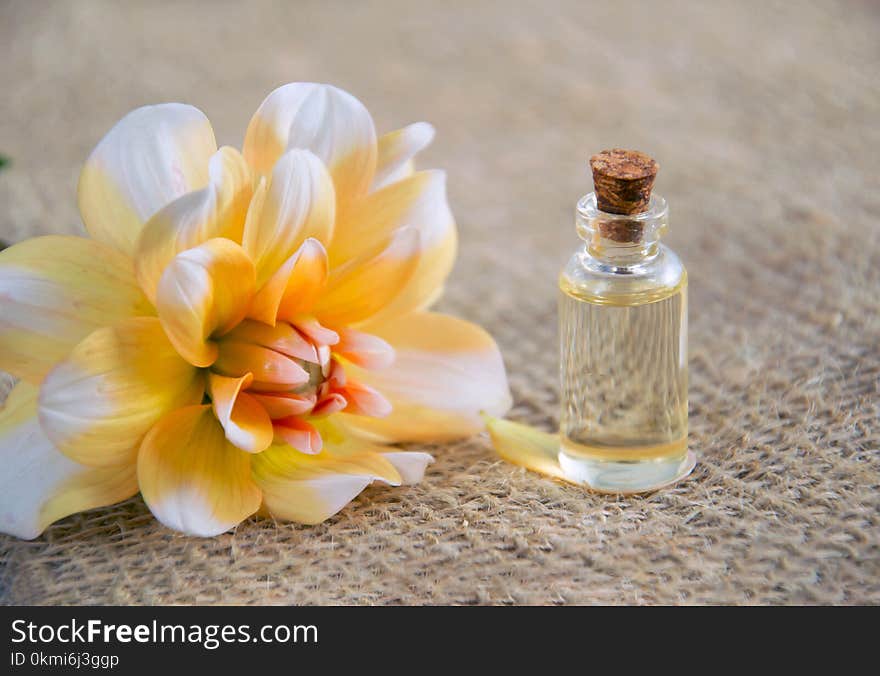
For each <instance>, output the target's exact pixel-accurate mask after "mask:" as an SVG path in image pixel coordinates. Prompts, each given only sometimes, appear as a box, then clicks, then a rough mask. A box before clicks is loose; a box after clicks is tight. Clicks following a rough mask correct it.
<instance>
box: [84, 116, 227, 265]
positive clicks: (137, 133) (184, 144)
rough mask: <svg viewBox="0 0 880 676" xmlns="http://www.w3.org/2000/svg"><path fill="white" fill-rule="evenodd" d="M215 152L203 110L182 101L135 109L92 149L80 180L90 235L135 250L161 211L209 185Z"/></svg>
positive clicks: (86, 224)
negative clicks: (146, 225)
mask: <svg viewBox="0 0 880 676" xmlns="http://www.w3.org/2000/svg"><path fill="white" fill-rule="evenodd" d="M216 150H217V142H216V141H215V140H214V130H213V129H211V124H210V123H209V122H208V119H207V118H206V117H205V116H204V114H203V113H202V112H201V111H199V110H198V109H196V108H193V107H192V106H186V105H183V104H181V103H163V104H161V105H158V106H144V107H143V108H138V109H136V110H133V111H132V112H130V113H129V114H128V115H126V116H125V117H123V118H122V119H121V120H120V121H119V122H117V123H116V126H114V127H113V128H112V129H111V130H110V131H109V132H108V133H107V135H106V136H105V137H104V138H103V139H101V142H100V143H98V145H97V146H96V147H95V149H94V150H93V151H92V154H91V155H90V156H89V159H88V160H86V164H85V166H84V167H83V170H82V173H81V174H80V178H79V187H78V198H79V211H80V214H81V215H82V219H83V222H84V223H85V226H86V229H87V230H88V231H89V234H90V235H91V236H92V237H94V238H95V239H97V240H100V241H102V242H104V243H106V244H110V245H111V246H113V247H115V248H117V249H119V250H120V251H122V252H123V253H126V254H129V255H130V254H132V253H133V252H134V249H135V243H136V242H137V238H138V236H139V235H140V231H141V228H142V227H143V224H144V223H146V222H147V220H148V219H149V218H150V217H151V216H152V215H153V214H155V213H156V212H157V211H158V210H159V209H161V208H162V207H164V206H165V205H166V204H168V203H169V202H171V201H173V200H175V199H177V198H178V197H180V196H181V195H183V194H185V193H188V192H190V191H193V190H199V189H200V188H203V187H204V186H205V185H206V184H207V183H208V161H209V160H210V158H211V155H213V154H214V152H215V151H216Z"/></svg>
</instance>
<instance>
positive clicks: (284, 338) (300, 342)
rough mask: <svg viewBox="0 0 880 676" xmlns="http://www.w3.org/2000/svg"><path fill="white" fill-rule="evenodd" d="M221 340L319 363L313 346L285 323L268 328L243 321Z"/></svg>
mask: <svg viewBox="0 0 880 676" xmlns="http://www.w3.org/2000/svg"><path fill="white" fill-rule="evenodd" d="M223 340H224V342H227V341H228V342H231V343H253V344H254V345H261V346H262V347H268V348H269V349H271V350H275V352H280V353H281V354H286V355H287V356H288V357H294V358H296V359H303V360H305V361H310V362H312V363H315V364H317V363H319V362H318V354H317V352H315V346H314V345H312V344H311V343H310V342H309V341H308V340H306V339H305V338H304V337H303V336H302V334H300V332H299V331H297V330H296V329H295V328H293V327H292V326H291V325H290V324H288V323H286V322H278V324H276V325H274V326H270V325H269V324H263V323H262V322H255V321H252V320H250V319H245V320H244V321H243V322H242V323H241V324H239V325H238V326H236V327H235V328H234V329H232V331H230V332H229V333H227V334H226V335H225V336H224V338H223Z"/></svg>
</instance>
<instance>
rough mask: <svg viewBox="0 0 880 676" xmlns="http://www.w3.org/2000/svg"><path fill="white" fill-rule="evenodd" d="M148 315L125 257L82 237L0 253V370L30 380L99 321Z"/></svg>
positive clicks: (34, 242)
mask: <svg viewBox="0 0 880 676" xmlns="http://www.w3.org/2000/svg"><path fill="white" fill-rule="evenodd" d="M146 314H153V310H152V308H151V307H150V304H149V303H148V302H147V299H146V298H144V295H143V294H142V293H141V291H140V289H139V288H138V287H137V282H135V279H134V273H133V271H132V266H131V261H130V260H129V259H128V258H127V257H125V256H124V255H122V254H120V253H119V252H118V251H116V250H115V249H113V248H111V247H109V246H107V245H106V244H101V243H100V242H96V241H94V240H91V239H85V238H83V237H61V236H55V235H53V236H48V237H35V238H34V239H29V240H25V241H24V242H21V243H19V244H15V245H14V246H11V247H9V248H8V249H4V250H3V251H0V369H2V370H4V371H8V372H10V373H12V374H14V375H16V376H18V377H20V378H24V379H25V380H28V381H30V382H32V383H35V384H37V383H39V382H40V381H41V380H42V379H43V377H44V376H45V375H46V373H48V372H49V370H50V369H51V368H52V367H53V366H54V365H55V364H57V363H58V362H59V361H60V360H61V359H63V358H64V357H65V356H66V355H67V353H68V352H70V350H72V349H73V347H74V346H75V345H76V344H77V343H78V342H79V341H80V340H82V339H83V338H85V337H86V336H87V335H89V334H90V333H91V332H92V331H94V330H95V329H97V328H99V327H101V326H107V325H109V324H113V323H115V322H117V321H119V320H121V319H125V318H126V317H133V316H137V315H146Z"/></svg>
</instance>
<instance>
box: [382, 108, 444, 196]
mask: <svg viewBox="0 0 880 676" xmlns="http://www.w3.org/2000/svg"><path fill="white" fill-rule="evenodd" d="M433 140H434V127H432V126H431V125H430V124H428V123H427V122H416V123H415V124H411V125H409V126H406V127H404V128H403V129H398V130H396V131H392V132H389V133H387V134H383V135H382V136H381V137H379V158H378V161H377V162H376V175H375V176H374V177H373V186H372V188H371V190H373V191H375V190H379V189H380V188H384V187H385V186H386V185H390V184H391V183H394V182H396V181H399V180H401V179H403V178H406V177H407V176H410V175H411V174H412V173H413V158H414V157H415V156H416V154H418V153H419V152H421V151H422V150H424V149H425V148H427V147H428V146H429V145H430V143H431V141H433Z"/></svg>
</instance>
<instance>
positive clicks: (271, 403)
mask: <svg viewBox="0 0 880 676" xmlns="http://www.w3.org/2000/svg"><path fill="white" fill-rule="evenodd" d="M251 396H252V397H253V398H254V399H256V400H257V402H258V403H259V404H260V406H262V407H263V408H264V409H265V410H266V413H268V414H269V417H270V418H271V419H272V420H277V419H280V418H290V417H292V416H300V415H306V414H307V413H310V412H311V410H312V409H313V408H314V407H315V395H306V394H290V393H289V392H283V393H280V394H278V393H273V394H254V393H252V394H251Z"/></svg>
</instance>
